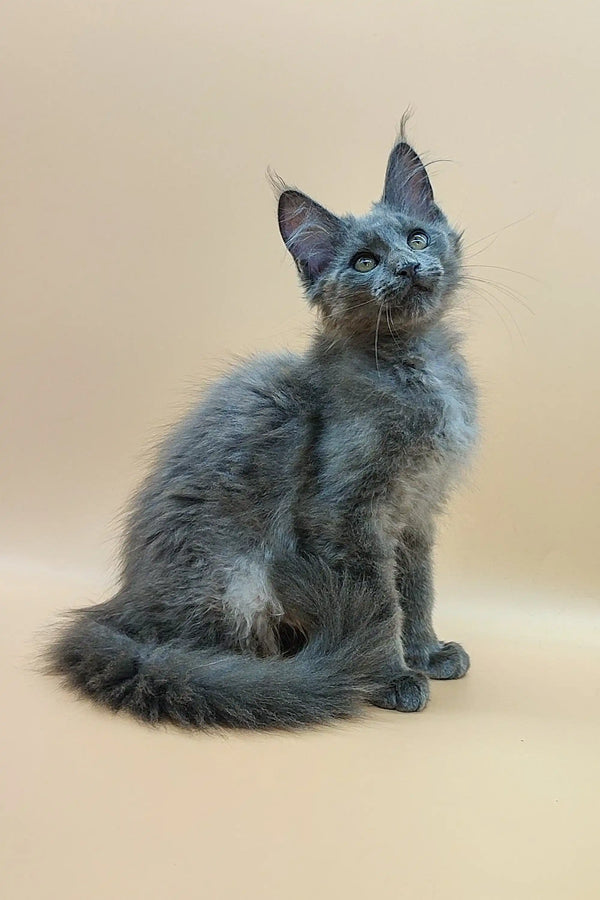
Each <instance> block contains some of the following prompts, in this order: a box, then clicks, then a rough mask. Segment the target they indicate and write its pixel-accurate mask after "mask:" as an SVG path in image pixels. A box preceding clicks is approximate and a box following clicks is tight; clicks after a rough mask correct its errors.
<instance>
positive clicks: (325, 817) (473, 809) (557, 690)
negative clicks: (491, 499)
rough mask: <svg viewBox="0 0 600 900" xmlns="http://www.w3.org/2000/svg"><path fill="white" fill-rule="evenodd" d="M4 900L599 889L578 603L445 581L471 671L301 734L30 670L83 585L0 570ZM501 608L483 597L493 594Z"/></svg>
mask: <svg viewBox="0 0 600 900" xmlns="http://www.w3.org/2000/svg"><path fill="white" fill-rule="evenodd" d="M2 580H3V592H5V594H6V597H5V599H4V601H3V603H2V608H3V614H4V615H5V617H6V623H5V624H4V625H3V626H2V630H1V640H2V644H3V648H2V654H1V657H0V660H1V664H2V669H3V675H2V685H3V686H4V690H5V692H6V694H7V698H6V699H7V701H8V702H7V709H6V711H5V712H4V714H3V720H4V725H5V730H4V738H3V745H4V752H5V754H6V756H5V761H4V764H3V766H2V781H3V782H4V784H3V800H2V807H3V816H4V821H5V824H4V826H3V832H4V833H3V835H2V837H1V841H0V846H1V850H0V852H1V855H2V856H3V857H4V858H5V859H4V863H3V865H2V869H3V872H4V874H3V882H4V889H3V896H4V897H6V898H7V900H32V898H35V900H50V898H58V897H60V898H61V900H71V898H73V900H75V898H80V897H86V898H88V900H108V898H111V900H112V898H120V897H127V898H144V900H163V898H167V897H177V896H186V897H188V896H189V897H202V898H224V900H230V898H237V897H262V898H275V897H281V896H285V897H286V898H290V900H296V898H298V900H300V898H305V897H307V896H312V897H317V898H321V897H322V898H330V897H331V898H335V897H347V898H355V897H356V898H359V897H360V898H363V897H376V898H403V897H413V896H414V897H419V898H422V900H437V898H444V900H447V898H452V900H455V898H456V900H458V898H460V900H463V898H482V900H500V898H502V900H520V898H523V900H525V898H527V900H531V898H538V897H540V898H541V897H543V898H544V900H552V898H557V900H558V898H561V900H562V898H566V897H568V898H574V900H584V898H586V900H587V898H589V900H592V898H597V897H598V896H599V894H600V888H599V887H598V882H599V877H600V864H599V860H600V854H599V852H598V850H599V847H598V828H597V818H598V812H599V802H598V798H599V796H600V792H599V788H600V771H599V766H598V759H599V750H600V744H599V738H600V703H599V687H598V685H599V682H600V677H599V676H600V654H599V652H598V650H599V644H600V634H599V629H598V627H597V620H596V619H595V616H594V610H593V605H592V604H591V603H589V602H588V603H586V602H585V598H583V597H582V598H580V600H578V601H576V600H575V599H573V598H569V599H568V601H567V598H561V597H560V596H558V595H557V596H556V597H554V598H550V600H549V599H548V598H547V597H546V598H539V597H536V596H533V595H526V596H525V597H523V596H521V597H519V599H518V600H517V599H516V598H515V596H514V595H511V596H509V595H508V594H507V595H506V596H496V597H493V598H489V597H488V598H487V599H488V602H487V603H486V604H485V613H482V612H480V611H479V607H478V605H477V595H476V592H475V590H474V589H473V590H472V592H471V594H470V596H469V597H468V598H467V599H466V600H465V599H462V600H461V601H460V602H458V601H457V600H456V596H455V594H456V593H457V592H453V591H452V590H451V589H447V590H446V591H445V597H444V603H440V611H439V614H438V617H437V618H438V624H439V626H440V628H439V631H440V633H441V635H442V636H443V637H446V638H452V639H454V638H456V639H459V640H462V641H464V643H465V645H466V646H467V647H468V649H469V650H470V652H471V654H472V669H471V672H470V673H469V675H468V676H467V677H466V678H465V679H464V680H463V681H460V682H454V683H434V684H433V690H432V699H431V702H430V705H429V707H428V708H427V709H426V710H425V711H424V712H422V713H419V714H414V715H410V714H400V713H391V712H385V711H382V710H368V711H367V712H366V714H365V717H364V719H362V720H361V721H357V722H352V723H347V724H342V725H336V726H333V727H330V728H324V729H320V730H315V731H311V732H305V733H301V734H292V735H254V734H225V735H223V734H197V735H192V734H185V733H180V732H178V731H176V730H174V729H156V730H154V729H150V728H145V727H143V726H140V725H138V724H136V723H134V722H132V721H130V720H129V719H127V718H124V717H118V716H113V715H111V714H109V713H105V712H104V711H101V710H98V709H96V708H93V707H91V706H89V705H87V704H86V703H85V702H81V701H77V700H74V699H73V698H72V697H70V696H68V695H66V694H65V693H63V691H62V690H61V689H60V688H59V687H58V685H57V684H55V683H54V682H53V681H51V680H48V679H44V678H41V677H40V676H38V675H37V674H36V673H35V671H34V669H33V665H32V659H33V654H34V650H35V642H36V635H37V634H38V631H39V629H40V628H42V627H43V626H44V625H45V624H46V623H47V622H48V621H49V620H50V619H51V618H52V617H53V616H54V615H55V613H56V611H57V610H59V609H61V608H64V607H66V606H69V605H75V604H77V603H82V602H86V601H88V600H91V599H93V597H94V595H95V594H96V593H97V592H98V589H99V586H98V585H97V584H94V583H93V579H89V578H86V577H84V576H80V577H74V576H72V575H68V574H63V575H58V574H57V573H53V572H43V571H38V572H32V571H31V570H30V571H29V572H26V573H24V572H23V571H20V570H19V569H18V568H16V567H12V568H8V569H7V570H5V571H4V576H3V579H2ZM492 600H493V602H492Z"/></svg>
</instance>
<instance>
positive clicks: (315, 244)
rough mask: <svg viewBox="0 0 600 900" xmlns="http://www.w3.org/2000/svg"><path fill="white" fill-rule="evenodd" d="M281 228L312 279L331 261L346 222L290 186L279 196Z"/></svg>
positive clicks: (304, 272) (303, 270) (305, 275)
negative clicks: (342, 221)
mask: <svg viewBox="0 0 600 900" xmlns="http://www.w3.org/2000/svg"><path fill="white" fill-rule="evenodd" d="M277 215H278V219H279V230H280V232H281V236H282V238H283V240H284V242H285V245H286V247H287V248H288V250H289V251H290V253H291V254H292V256H293V257H294V260H295V262H296V265H297V266H298V270H299V271H300V274H301V275H302V276H303V278H304V279H305V280H307V281H309V282H312V281H314V280H315V279H316V278H318V277H319V275H321V274H322V273H323V272H324V271H325V269H326V268H327V266H328V265H329V264H330V263H331V261H332V259H333V257H334V255H335V251H336V247H337V244H338V241H339V239H340V236H341V230H342V223H341V221H340V220H339V219H338V218H337V216H334V215H333V213H330V212H329V210H327V209H325V207H323V206H320V205H319V204H318V203H316V202H315V201H314V200H311V198H310V197H307V196H306V194H302V193H301V192H300V191H296V190H291V189H287V190H284V191H283V193H282V194H281V196H280V197H279V206H278V210H277Z"/></svg>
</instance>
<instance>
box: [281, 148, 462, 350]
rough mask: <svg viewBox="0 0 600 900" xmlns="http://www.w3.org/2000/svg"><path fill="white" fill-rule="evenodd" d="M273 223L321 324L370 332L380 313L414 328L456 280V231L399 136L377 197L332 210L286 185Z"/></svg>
mask: <svg viewBox="0 0 600 900" xmlns="http://www.w3.org/2000/svg"><path fill="white" fill-rule="evenodd" d="M279 226H280V230H281V234H282V237H283V239H284V241H285V243H286V246H287V247H288V249H289V250H290V252H291V254H292V256H293V257H294V260H295V262H296V265H297V267H298V271H299V273H300V276H301V278H302V281H303V283H304V286H305V290H306V293H307V296H308V298H309V300H310V301H311V302H312V303H313V304H315V305H317V307H318V308H319V309H320V311H321V313H322V316H323V322H324V324H325V325H326V327H328V328H331V329H334V330H338V331H342V332H346V333H348V332H350V333H354V334H359V333H365V334H370V333H372V332H373V331H374V330H375V329H376V328H377V326H378V323H379V322H380V321H384V322H385V323H386V324H387V325H388V327H389V326H390V325H391V326H392V327H393V328H394V330H399V329H403V330H412V329H416V328H419V327H422V326H423V325H426V324H429V323H430V322H432V321H434V320H435V319H437V318H439V317H440V316H441V315H442V314H443V312H444V311H445V309H446V308H447V307H448V305H449V300H450V297H451V294H452V292H453V291H454V289H455V288H456V287H457V284H458V280H459V268H460V238H459V235H458V234H457V233H456V232H455V231H453V229H452V228H451V227H450V226H449V225H448V223H447V221H446V218H445V216H444V215H443V213H442V212H441V210H440V209H439V207H437V206H436V204H435V201H434V199H433V192H432V189H431V184H430V182H429V178H428V176H427V173H426V171H425V168H424V166H423V164H422V162H421V160H420V159H419V157H418V156H417V155H416V153H415V152H414V150H412V148H411V147H410V146H409V145H408V144H406V143H405V142H401V143H399V144H397V145H396V146H395V147H394V148H393V150H392V152H391V154H390V158H389V161H388V167H387V172H386V179H385V186H384V191H383V197H382V199H381V201H379V203H376V204H375V205H374V206H373V208H372V210H371V212H370V213H368V214H367V215H366V216H362V217H360V218H355V217H354V216H344V217H338V216H334V215H333V213H330V212H329V211H328V210H326V209H325V208H324V207H322V206H320V205H319V204H318V203H316V202H315V201H314V200H311V199H310V198H309V197H307V196H306V195H305V194H302V193H300V192H299V191H294V190H285V191H283V193H282V194H281V196H280V199H279ZM382 316H383V319H382Z"/></svg>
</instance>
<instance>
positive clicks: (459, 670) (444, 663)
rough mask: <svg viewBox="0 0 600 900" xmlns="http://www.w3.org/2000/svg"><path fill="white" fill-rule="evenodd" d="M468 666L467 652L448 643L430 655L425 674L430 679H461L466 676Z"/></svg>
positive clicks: (450, 642)
mask: <svg viewBox="0 0 600 900" xmlns="http://www.w3.org/2000/svg"><path fill="white" fill-rule="evenodd" d="M470 664H471V661H470V659H469V654H468V653H467V651H466V650H465V649H464V648H463V647H461V645H460V644H456V643H455V642H454V641H449V642H448V643H447V644H442V646H441V647H440V649H439V650H435V651H434V652H433V653H431V655H430V657H429V662H428V664H427V668H426V672H427V674H428V675H429V677H430V678H436V679H440V680H450V679H452V678H462V677H463V676H464V675H466V674H467V672H468V670H469V666H470Z"/></svg>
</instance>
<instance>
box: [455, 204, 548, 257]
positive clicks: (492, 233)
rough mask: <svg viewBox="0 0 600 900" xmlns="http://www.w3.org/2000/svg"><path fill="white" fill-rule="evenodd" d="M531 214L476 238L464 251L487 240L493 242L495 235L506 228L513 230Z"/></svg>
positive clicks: (530, 214) (530, 215)
mask: <svg viewBox="0 0 600 900" xmlns="http://www.w3.org/2000/svg"><path fill="white" fill-rule="evenodd" d="M532 215H533V213H532V212H530V213H527V215H526V216H521V218H520V219H515V221H514V222H509V223H508V225H503V226H502V228H498V230H497V231H491V232H490V233H489V234H486V235H484V236H483V237H480V238H477V240H476V241H472V242H471V243H470V244H465V250H468V249H469V247H475V246H476V245H477V244H480V243H481V242H482V241H487V239H488V238H491V237H493V238H494V240H495V238H496V236H497V235H499V234H501V233H502V232H503V231H506V229H507V228H513V227H514V226H515V225H519V224H520V223H521V222H525V221H526V220H527V219H530V218H531V217H532Z"/></svg>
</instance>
